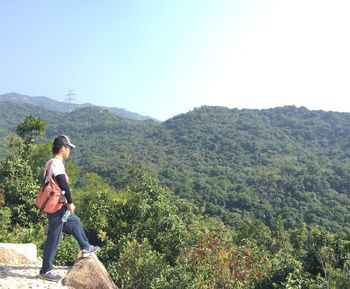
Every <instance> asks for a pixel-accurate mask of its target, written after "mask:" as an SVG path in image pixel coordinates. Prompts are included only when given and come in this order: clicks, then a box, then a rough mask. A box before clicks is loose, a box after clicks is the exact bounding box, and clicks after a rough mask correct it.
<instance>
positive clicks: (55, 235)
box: [40, 207, 90, 274]
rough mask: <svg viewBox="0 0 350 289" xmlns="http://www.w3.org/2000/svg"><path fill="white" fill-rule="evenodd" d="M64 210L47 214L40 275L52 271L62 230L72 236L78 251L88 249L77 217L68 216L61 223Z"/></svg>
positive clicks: (87, 242) (87, 241)
mask: <svg viewBox="0 0 350 289" xmlns="http://www.w3.org/2000/svg"><path fill="white" fill-rule="evenodd" d="M66 210H67V209H66V207H63V208H62V209H60V210H59V211H57V212H56V213H52V214H47V218H48V221H49V228H48V232H47V238H46V241H45V245H44V256H43V265H42V268H41V270H40V274H45V273H46V272H48V271H50V270H52V268H53V259H54V258H55V255H56V251H57V248H58V245H59V243H60V240H61V235H62V230H63V231H64V232H67V233H68V234H72V235H73V236H74V238H75V239H76V240H77V242H78V244H79V246H80V249H88V248H89V247H90V243H89V240H88V238H87V237H86V235H85V232H84V229H83V226H82V224H81V222H80V219H79V217H77V216H76V215H75V214H70V215H69V217H68V220H67V222H66V223H63V222H62V216H63V215H64V213H65V212H66Z"/></svg>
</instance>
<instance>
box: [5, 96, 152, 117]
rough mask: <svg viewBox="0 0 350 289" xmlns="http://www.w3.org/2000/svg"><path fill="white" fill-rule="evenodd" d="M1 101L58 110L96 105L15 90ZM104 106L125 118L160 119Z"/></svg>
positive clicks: (64, 110) (70, 109)
mask: <svg viewBox="0 0 350 289" xmlns="http://www.w3.org/2000/svg"><path fill="white" fill-rule="evenodd" d="M1 102H13V103H16V104H31V105H34V106H38V107H41V108H44V109H48V110H53V111H58V112H71V111H73V110H76V109H79V108H83V107H89V106H95V105H93V104H91V103H84V104H76V103H71V102H62V101H56V100H53V99H51V98H48V97H45V96H28V95H23V94H19V93H15V92H11V93H6V94H2V95H0V105H1ZM103 108H104V109H106V110H108V111H110V112H112V113H115V114H116V115H118V116H122V117H125V118H130V119H135V120H146V119H152V120H154V121H158V120H156V119H154V118H152V117H149V116H143V115H140V114H139V113H135V112H131V111H128V110H126V109H123V108H117V107H103Z"/></svg>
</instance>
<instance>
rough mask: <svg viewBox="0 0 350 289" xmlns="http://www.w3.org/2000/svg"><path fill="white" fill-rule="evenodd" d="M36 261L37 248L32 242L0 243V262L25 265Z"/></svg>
mask: <svg viewBox="0 0 350 289" xmlns="http://www.w3.org/2000/svg"><path fill="white" fill-rule="evenodd" d="M36 262H37V249H36V245H34V244H30V243H29V244H13V243H0V263H2V264H8V265H26V264H35V263H36Z"/></svg>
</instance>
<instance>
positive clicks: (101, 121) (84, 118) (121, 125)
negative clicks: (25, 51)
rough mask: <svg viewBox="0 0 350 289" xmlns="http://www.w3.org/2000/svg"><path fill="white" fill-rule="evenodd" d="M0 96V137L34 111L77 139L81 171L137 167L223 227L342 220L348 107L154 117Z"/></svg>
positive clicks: (54, 130) (349, 219) (111, 177)
mask: <svg viewBox="0 0 350 289" xmlns="http://www.w3.org/2000/svg"><path fill="white" fill-rule="evenodd" d="M3 104H5V106H3ZM3 104H1V110H0V122H1V125H2V126H1V127H2V131H1V134H2V135H3V136H5V135H6V134H8V133H9V132H10V131H11V129H12V130H13V128H14V127H15V124H16V123H17V122H19V121H21V120H22V119H23V117H24V116H25V115H27V114H28V113H32V114H33V115H36V116H40V117H42V118H43V119H45V120H46V121H47V123H48V128H47V134H46V137H47V138H49V139H52V138H53V137H54V136H55V135H57V134H59V133H64V134H68V135H69V136H70V137H71V138H72V140H74V142H75V143H77V145H78V149H77V150H76V151H75V153H74V154H73V155H72V158H73V160H74V162H75V163H76V164H78V165H79V166H80V167H81V169H82V173H84V172H87V171H90V172H95V173H97V174H98V175H99V176H101V177H103V178H104V179H105V180H106V181H108V183H109V184H110V185H111V186H114V187H116V188H121V187H122V186H123V185H124V180H125V177H126V175H127V172H128V170H129V167H130V166H137V167H139V168H140V169H142V170H145V171H148V172H151V173H152V174H153V175H155V177H156V178H157V179H158V180H159V182H160V183H161V184H162V185H163V186H166V187H168V188H170V189H171V190H172V191H174V192H175V194H176V195H178V196H180V197H183V198H186V199H189V200H191V201H193V202H195V203H196V204H197V205H198V206H200V207H203V208H204V209H205V212H206V213H208V214H209V215H212V216H218V217H220V218H221V219H222V220H223V221H224V222H225V223H226V224H229V225H231V226H233V227H239V226H242V225H243V224H244V223H246V222H250V221H252V220H254V219H259V220H262V221H263V222H264V223H265V224H266V225H268V226H271V225H272V224H273V220H274V219H275V218H276V217H278V216H281V217H282V218H283V219H284V220H285V225H286V226H287V227H291V228H293V227H295V226H297V224H299V223H303V222H306V223H307V224H318V225H321V226H323V227H325V228H327V229H328V230H331V231H347V230H349V228H350V226H349V224H350V197H349V196H350V193H349V191H350V161H349V156H350V145H349V135H350V131H349V130H350V114H347V113H335V112H324V111H309V110H307V109H305V108H296V107H292V106H291V107H283V108H275V109H268V110H238V109H227V108H222V107H201V108H198V109H195V110H193V111H191V112H189V113H186V114H182V115H178V116H176V117H174V118H172V119H169V120H167V121H165V122H163V123H161V124H158V123H155V122H152V121H141V122H140V121H133V120H129V119H125V118H121V117H118V116H116V115H114V114H111V113H109V112H108V111H106V110H103V109H101V108H96V107H87V108H83V109H80V110H77V111H74V112H72V113H69V114H68V113H65V114H61V113H57V112H51V111H47V110H42V109H40V110H38V109H37V108H35V107H33V106H30V105H14V104H10V103H3ZM4 146H5V142H3V146H2V148H3V149H2V151H3V152H4V151H5V147H4Z"/></svg>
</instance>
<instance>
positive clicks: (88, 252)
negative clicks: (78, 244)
mask: <svg viewBox="0 0 350 289" xmlns="http://www.w3.org/2000/svg"><path fill="white" fill-rule="evenodd" d="M100 249H101V248H100V247H99V246H93V245H90V247H89V249H88V250H86V249H83V254H82V256H83V257H84V258H85V257H88V256H90V255H91V254H92V253H96V252H97V251H98V250H100Z"/></svg>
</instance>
